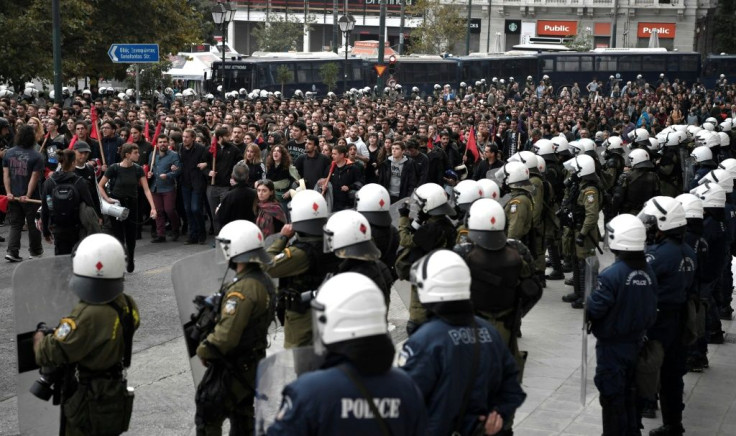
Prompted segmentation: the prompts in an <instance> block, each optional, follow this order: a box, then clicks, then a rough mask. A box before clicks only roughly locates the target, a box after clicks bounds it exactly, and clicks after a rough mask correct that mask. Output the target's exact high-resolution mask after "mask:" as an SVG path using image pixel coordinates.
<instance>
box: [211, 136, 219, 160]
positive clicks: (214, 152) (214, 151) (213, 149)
mask: <svg viewBox="0 0 736 436" xmlns="http://www.w3.org/2000/svg"><path fill="white" fill-rule="evenodd" d="M210 154H211V155H212V157H217V137H216V136H213V137H212V143H210Z"/></svg>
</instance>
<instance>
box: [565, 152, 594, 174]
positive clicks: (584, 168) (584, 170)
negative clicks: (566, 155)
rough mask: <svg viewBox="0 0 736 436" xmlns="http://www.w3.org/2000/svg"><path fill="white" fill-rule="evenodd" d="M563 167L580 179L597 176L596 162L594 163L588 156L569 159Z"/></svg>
mask: <svg viewBox="0 0 736 436" xmlns="http://www.w3.org/2000/svg"><path fill="white" fill-rule="evenodd" d="M563 165H564V166H565V169H566V170H568V171H570V172H571V173H573V174H577V175H578V176H579V177H584V176H589V175H591V174H595V161H593V158H592V157H590V156H588V155H587V154H583V155H580V156H575V157H573V158H572V159H568V160H566V161H565V162H564V163H563Z"/></svg>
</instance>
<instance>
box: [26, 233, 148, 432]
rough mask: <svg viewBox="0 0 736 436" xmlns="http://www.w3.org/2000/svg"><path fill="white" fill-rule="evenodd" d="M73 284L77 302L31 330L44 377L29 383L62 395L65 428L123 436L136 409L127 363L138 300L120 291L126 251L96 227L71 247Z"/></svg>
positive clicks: (40, 391)
mask: <svg viewBox="0 0 736 436" xmlns="http://www.w3.org/2000/svg"><path fill="white" fill-rule="evenodd" d="M72 263H73V266H72V267H73V272H74V273H73V276H72V279H71V281H70V287H71V289H72V291H73V292H74V293H75V294H76V295H77V296H78V297H79V302H78V303H77V305H76V306H75V307H74V309H73V310H72V313H71V315H69V316H68V317H66V318H62V319H61V321H60V322H59V325H58V327H56V329H54V330H50V329H48V328H47V327H46V325H45V324H44V323H39V325H38V331H37V332H36V334H35V335H34V337H33V349H34V353H35V357H36V363H37V364H38V365H39V366H41V378H40V379H39V380H38V382H36V383H35V384H34V385H33V387H32V388H31V392H32V393H33V394H34V395H36V396H37V397H39V398H41V399H44V400H48V399H49V398H50V397H51V395H52V394H54V391H56V395H59V396H60V402H61V410H62V420H61V429H60V432H59V433H60V434H66V435H67V436H69V435H93V434H94V435H119V434H121V433H123V432H125V431H127V430H128V424H129V423H130V417H131V413H132V410H133V394H132V390H131V389H128V388H127V381H126V379H125V369H126V368H127V367H129V366H130V359H131V354H132V346H133V333H134V332H135V330H136V329H137V328H138V326H139V324H140V317H139V314H138V307H137V306H136V303H135V301H134V300H133V298H131V297H130V296H128V295H126V294H124V293H123V271H124V268H125V252H124V251H123V246H122V245H121V244H120V242H118V240H117V239H115V238H113V237H112V236H110V235H106V234H102V233H98V234H94V235H91V236H89V237H87V238H85V239H84V240H83V241H82V242H81V243H80V244H79V246H78V247H77V249H76V251H75V252H74V254H72Z"/></svg>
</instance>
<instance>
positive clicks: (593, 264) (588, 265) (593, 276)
mask: <svg viewBox="0 0 736 436" xmlns="http://www.w3.org/2000/svg"><path fill="white" fill-rule="evenodd" d="M598 267H599V263H598V258H597V257H596V256H590V257H588V258H586V259H585V297H584V300H585V301H587V300H588V296H589V295H590V294H591V293H592V292H593V290H594V289H595V286H596V282H597V281H598ZM587 313H588V311H587V309H586V310H584V311H583V344H582V352H581V362H580V403H582V405H583V407H584V406H585V397H586V389H587V387H588V386H587V385H588V315H587Z"/></svg>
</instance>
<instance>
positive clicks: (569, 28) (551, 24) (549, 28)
mask: <svg viewBox="0 0 736 436" xmlns="http://www.w3.org/2000/svg"><path fill="white" fill-rule="evenodd" d="M577 33H578V22H577V21H552V20H539V21H537V36H570V35H577Z"/></svg>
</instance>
